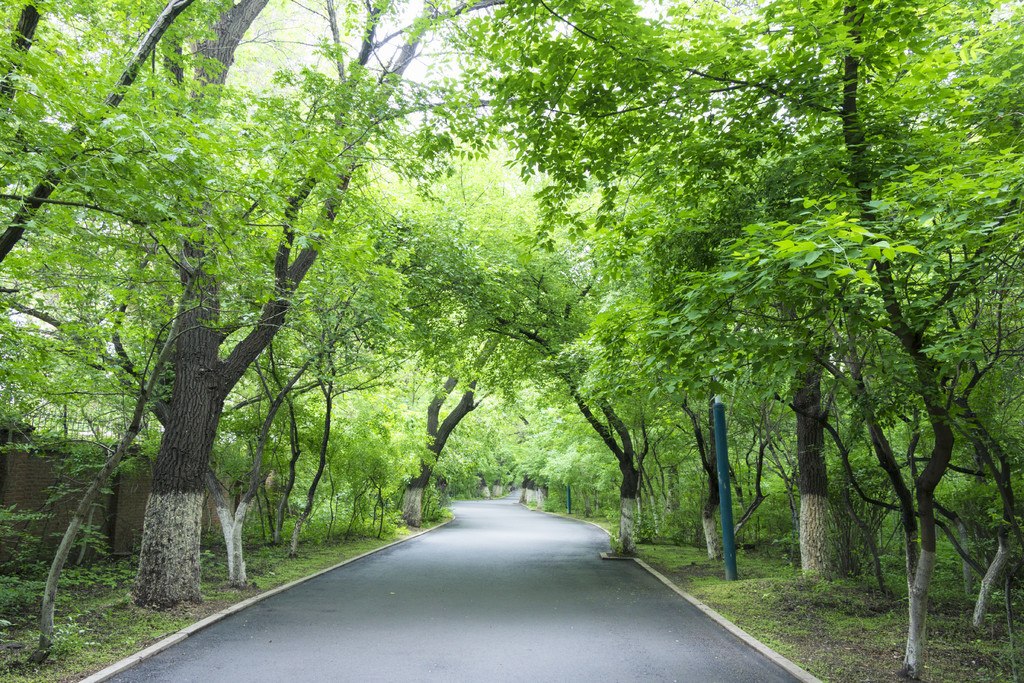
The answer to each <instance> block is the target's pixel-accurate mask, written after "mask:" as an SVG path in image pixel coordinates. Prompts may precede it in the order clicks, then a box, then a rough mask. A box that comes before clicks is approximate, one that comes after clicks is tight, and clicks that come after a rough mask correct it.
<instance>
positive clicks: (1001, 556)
mask: <svg viewBox="0 0 1024 683" xmlns="http://www.w3.org/2000/svg"><path fill="white" fill-rule="evenodd" d="M998 538H999V549H998V550H996V556H995V557H994V558H993V559H992V564H990V565H989V566H988V571H987V572H985V576H984V578H982V580H981V588H980V589H979V590H978V600H977V601H976V602H975V603H974V616H973V618H972V619H971V623H972V624H973V625H974V626H975V628H981V625H982V623H983V622H984V620H985V608H986V607H987V606H988V599H989V597H990V596H991V595H992V590H993V589H994V588H995V586H996V579H998V578H999V574H1000V573H1001V572H1002V571H1003V567H1005V566H1006V562H1007V560H1009V559H1010V549H1009V548H1008V547H1007V543H1006V529H1000V530H999V535H998ZM969 571H970V567H968V572H966V573H968V575H969Z"/></svg>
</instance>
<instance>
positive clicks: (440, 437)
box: [402, 344, 495, 528]
mask: <svg viewBox="0 0 1024 683" xmlns="http://www.w3.org/2000/svg"><path fill="white" fill-rule="evenodd" d="M494 349H495V345H494V344H489V345H488V346H487V347H485V348H484V350H483V351H482V352H481V353H480V355H479V357H478V358H477V362H476V366H477V367H478V368H481V369H482V368H483V366H484V365H485V364H486V363H487V360H488V359H489V358H490V356H491V354H492V353H494ZM458 383H459V379H458V378H457V377H449V378H448V379H447V380H445V383H444V386H443V387H442V389H441V391H440V392H438V394H437V395H436V396H435V397H434V398H433V400H432V401H431V402H430V405H429V406H427V434H428V435H429V436H430V438H431V442H430V445H429V446H427V448H428V449H429V450H430V452H431V453H433V454H434V459H435V461H436V460H437V458H440V457H441V453H442V452H443V451H444V445H445V444H446V443H448V437H450V436H451V435H452V432H454V431H455V428H456V427H457V426H458V425H459V422H461V421H462V418H464V417H466V416H467V415H469V413H470V412H472V411H473V410H475V409H476V407H477V406H478V405H480V404H479V403H477V402H476V400H475V396H476V394H475V392H476V380H473V381H472V382H470V383H469V387H468V388H467V389H466V391H465V393H463V394H462V398H460V399H459V402H458V403H457V404H456V405H455V407H453V408H452V410H451V412H450V413H448V416H447V417H446V418H445V419H444V421H441V406H443V405H444V402H445V399H447V398H448V396H449V395H450V394H451V393H452V390H453V389H455V385H457V384H458ZM432 470H433V468H432V466H431V465H430V464H428V463H427V462H426V461H421V462H420V474H419V476H417V477H416V478H415V479H413V480H412V481H411V482H409V485H408V486H406V488H405V495H404V496H403V498H402V520H403V521H404V522H405V524H406V526H410V527H414V528H419V527H420V525H421V524H422V523H423V493H424V491H426V488H427V485H428V484H429V483H430V474H431V472H432Z"/></svg>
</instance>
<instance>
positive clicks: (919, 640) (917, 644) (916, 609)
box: [903, 550, 935, 679]
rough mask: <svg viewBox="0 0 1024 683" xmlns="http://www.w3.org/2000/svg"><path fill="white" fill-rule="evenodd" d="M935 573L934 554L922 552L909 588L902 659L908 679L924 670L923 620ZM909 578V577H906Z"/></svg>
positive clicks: (917, 676)
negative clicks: (907, 614) (904, 652)
mask: <svg viewBox="0 0 1024 683" xmlns="http://www.w3.org/2000/svg"><path fill="white" fill-rule="evenodd" d="M934 571H935V553H934V552H931V551H928V550H922V551H921V555H920V557H918V559H917V571H915V572H914V574H913V576H914V579H913V582H912V583H910V584H909V588H910V628H909V630H908V633H907V650H906V654H905V655H904V658H903V672H904V673H905V675H906V676H907V677H908V678H912V679H917V678H920V677H921V674H922V673H923V669H924V662H923V661H922V660H923V658H924V652H925V636H926V634H925V619H926V618H927V616H928V587H929V585H930V584H931V580H932V574H933V573H934ZM908 578H909V577H908Z"/></svg>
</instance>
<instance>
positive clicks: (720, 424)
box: [712, 396, 736, 581]
mask: <svg viewBox="0 0 1024 683" xmlns="http://www.w3.org/2000/svg"><path fill="white" fill-rule="evenodd" d="M712 412H713V413H714V416H715V454H716V455H717V456H718V501H719V503H718V504H719V507H720V509H721V511H722V554H723V555H725V580H726V581H735V580H736V536H735V535H734V533H733V527H732V493H731V491H730V487H729V444H728V441H726V438H725V437H726V434H725V405H724V404H723V403H722V400H721V399H720V398H719V397H718V396H715V405H714V408H713V410H712Z"/></svg>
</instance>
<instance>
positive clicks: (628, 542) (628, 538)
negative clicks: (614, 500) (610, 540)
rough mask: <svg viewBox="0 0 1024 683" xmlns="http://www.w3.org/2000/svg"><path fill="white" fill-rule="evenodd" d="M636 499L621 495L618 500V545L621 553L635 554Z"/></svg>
mask: <svg viewBox="0 0 1024 683" xmlns="http://www.w3.org/2000/svg"><path fill="white" fill-rule="evenodd" d="M636 509H637V508H636V498H635V497H634V498H628V497H627V496H625V495H623V496H621V497H620V498H619V545H620V546H621V548H622V553H624V554H626V555H635V554H636V533H635V527H636V520H635V517H636Z"/></svg>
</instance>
